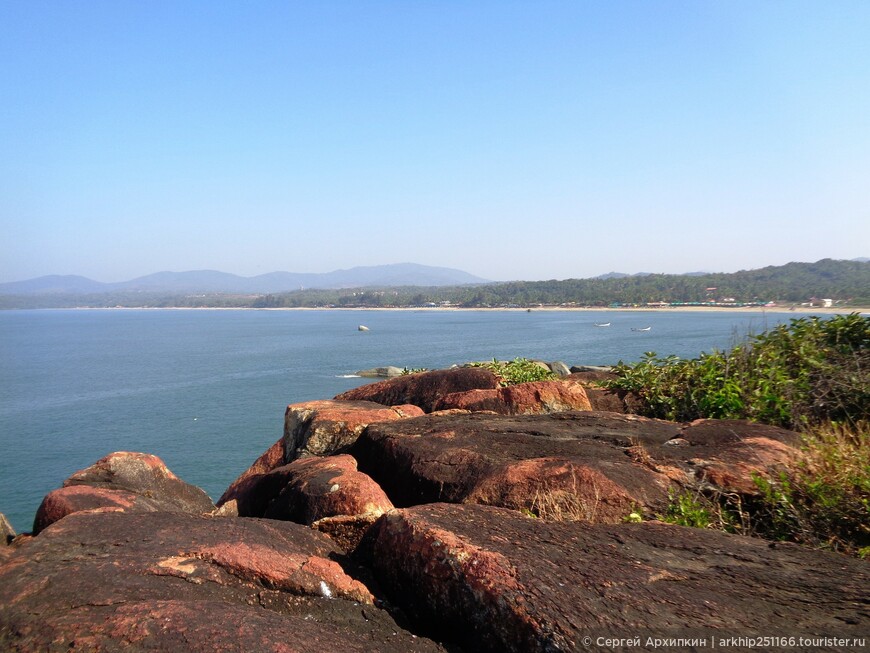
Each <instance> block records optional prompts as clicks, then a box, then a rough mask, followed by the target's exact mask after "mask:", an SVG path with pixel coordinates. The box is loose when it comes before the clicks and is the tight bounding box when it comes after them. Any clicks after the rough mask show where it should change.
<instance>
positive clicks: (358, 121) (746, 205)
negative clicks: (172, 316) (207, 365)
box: [0, 0, 870, 281]
mask: <svg viewBox="0 0 870 653" xmlns="http://www.w3.org/2000/svg"><path fill="white" fill-rule="evenodd" d="M0 234H2V235H0V281H15V280H21V279H27V278H31V277H36V276H41V275H45V274H81V275H84V276H88V277H91V278H93V279H97V280H99V281H120V280H125V279H130V278H133V277H136V276H140V275H144V274H148V273H151V272H156V271H160V270H176V271H182V270H192V269H205V268H209V269H218V270H222V271H225V272H232V273H236V274H241V275H245V276H251V275H255V274H260V273H264V272H271V271H276V270H286V271H291V272H326V271H330V270H334V269H339V268H348V267H353V266H357V265H377V264H382V263H398V262H405V261H410V262H416V263H423V264H428V265H438V266H447V267H456V268H460V269H463V270H466V271H468V272H471V273H473V274H476V275H479V276H482V277H485V278H488V279H494V280H507V279H529V280H531V279H551V278H557V279H563V278H569V277H589V276H594V275H598V274H602V273H605V272H608V271H611V270H618V271H623V272H640V271H645V272H690V271H697V270H708V271H726V272H730V271H736V270H739V269H747V268H757V267H763V266H765V265H779V264H783V263H786V262H788V261H815V260H818V259H820V258H827V257H830V258H855V257H859V256H870V2H867V1H866V0H858V1H854V2H849V1H841V0H834V1H833V2H827V1H824V0H816V1H814V2H798V1H789V2H779V1H776V2H765V1H759V0H751V1H739V0H728V1H724V0H718V1H713V0H707V1H705V0H694V1H692V2H677V1H673V0H667V1H664V0H663V1H660V2H658V1H655V0H637V1H632V2H628V1H618V0H617V1H612V2H611V1H607V2H599V1H597V0H596V1H593V0H588V1H583V0H571V1H564V2H550V1H547V0H543V1H531V0H530V1H528V2H505V1H493V2H489V1H474V0H472V1H470V2H456V1H452V0H442V1H440V2H434V1H430V2H423V1H420V2H417V1H414V0H410V1H396V2H377V1H366V0H348V1H346V2H330V1H328V0H324V1H318V2H290V1H280V2H279V1H274V2H270V1H254V2H218V1H213V2H211V1H210V2H198V1H197V2H194V1H184V0H173V1H163V0H153V1H149V2H132V1H123V0H109V1H106V2H101V1H97V0H88V1H86V2H61V1H55V2H42V1H39V0H26V1H18V0H0Z"/></svg>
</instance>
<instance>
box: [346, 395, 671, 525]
mask: <svg viewBox="0 0 870 653" xmlns="http://www.w3.org/2000/svg"><path fill="white" fill-rule="evenodd" d="M678 433H679V425H675V424H670V423H667V422H660V421H658V420H649V419H643V418H637V417H634V418H629V417H626V416H620V415H609V414H606V413H582V412H578V413H562V414H558V415H539V416H513V417H511V416H501V415H480V414H468V415H445V416H441V415H437V416H433V415H430V416H426V417H420V418H416V419H412V420H405V421H403V422H396V423H392V424H377V425H372V426H371V427H369V428H368V429H367V430H366V432H365V433H364V435H363V436H362V437H361V438H360V439H359V441H358V442H357V446H356V447H354V449H353V455H354V456H355V457H356V458H357V459H358V460H359V463H360V469H361V470H362V471H364V472H366V473H368V474H370V475H371V476H372V477H373V478H374V479H375V481H377V482H378V483H379V484H380V485H381V487H383V488H384V490H385V491H386V492H387V494H388V496H389V497H390V498H391V500H392V501H393V503H394V504H396V505H398V506H411V505H417V504H421V503H431V502H436V501H448V502H456V503H463V502H475V503H484V504H490V505H498V506H505V507H509V508H513V509H517V510H525V511H530V512H532V513H534V514H538V515H542V516H545V517H550V518H555V519H582V520H587V521H593V522H609V523H615V522H618V521H620V520H621V519H622V518H624V517H625V516H626V515H628V514H629V513H630V512H631V511H632V510H633V509H634V508H635V507H641V508H646V510H647V511H650V512H651V511H654V510H656V509H660V508H663V507H664V506H665V504H666V502H667V498H668V489H669V487H670V485H671V479H670V478H669V477H668V476H667V475H666V474H664V473H661V472H658V471H656V470H654V469H652V468H651V467H648V466H644V465H641V464H637V463H636V462H635V461H633V460H632V458H631V457H630V456H629V455H628V454H627V449H628V447H630V446H631V445H633V444H636V443H639V442H645V443H649V444H650V445H654V444H657V443H662V442H665V441H667V440H669V439H671V438H672V437H674V436H675V435H677V434H678Z"/></svg>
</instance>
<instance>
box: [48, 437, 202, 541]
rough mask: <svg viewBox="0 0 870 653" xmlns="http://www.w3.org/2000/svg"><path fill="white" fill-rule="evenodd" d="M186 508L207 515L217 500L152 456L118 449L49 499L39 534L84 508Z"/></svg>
mask: <svg viewBox="0 0 870 653" xmlns="http://www.w3.org/2000/svg"><path fill="white" fill-rule="evenodd" d="M96 509H100V510H104V511H122V512H155V511H169V512H186V513H191V514H202V513H207V512H211V511H212V510H214V504H213V503H212V502H211V499H209V497H208V495H207V494H206V493H205V492H203V491H202V490H201V489H200V488H198V487H196V486H195V485H191V484H189V483H185V482H184V481H182V480H181V479H180V478H178V477H177V476H176V475H175V474H173V473H172V472H171V471H170V470H169V469H168V468H167V467H166V465H165V464H164V463H163V461H162V460H160V458H158V457H157V456H154V455H151V454H144V453H137V452H131V451H117V452H115V453H111V454H109V455H108V456H106V457H104V458H101V459H100V460H98V461H97V462H95V463H94V464H93V465H91V466H90V467H87V468H86V469H83V470H80V471H78V472H76V473H75V474H73V475H72V476H70V477H69V478H68V479H66V480H65V481H64V482H63V487H62V488H60V489H58V490H54V491H53V492H50V493H49V494H48V495H46V497H45V498H44V499H43V501H42V503H41V504H40V506H39V509H38V510H37V512H36V517H35V519H34V522H33V532H34V534H37V533H39V532H40V531H41V530H43V529H44V528H46V527H47V526H49V525H50V524H53V523H54V522H56V521H57V520H59V519H61V518H63V517H65V516H67V515H69V514H71V513H74V512H79V511H82V510H96Z"/></svg>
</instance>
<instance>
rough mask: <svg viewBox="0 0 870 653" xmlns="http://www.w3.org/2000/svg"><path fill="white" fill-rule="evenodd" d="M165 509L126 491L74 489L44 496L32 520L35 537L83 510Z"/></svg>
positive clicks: (70, 488)
mask: <svg viewBox="0 0 870 653" xmlns="http://www.w3.org/2000/svg"><path fill="white" fill-rule="evenodd" d="M162 507H163V506H161V504H160V503H159V502H158V501H155V500H153V499H150V498H148V497H145V496H142V495H141V494H136V493H135V492H129V491H127V490H114V489H111V488H105V487H90V486H88V485H71V486H69V487H62V488H58V489H57V490H52V491H51V492H49V493H48V494H46V495H45V497H44V498H43V499H42V503H40V504H39V508H38V509H37V510H36V516H35V517H34V519H33V534H34V535H38V534H39V533H40V532H41V531H42V530H44V529H46V528H48V527H49V526H51V525H52V524H53V523H54V522H56V521H58V520H59V519H63V518H64V517H66V516H67V515H71V514H72V513H74V512H81V511H83V510H101V511H104V512H157V511H159V510H161V508H162Z"/></svg>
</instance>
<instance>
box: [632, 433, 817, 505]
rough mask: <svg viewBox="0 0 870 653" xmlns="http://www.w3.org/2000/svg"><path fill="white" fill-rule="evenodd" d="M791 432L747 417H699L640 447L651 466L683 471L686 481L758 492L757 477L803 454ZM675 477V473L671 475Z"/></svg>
mask: <svg viewBox="0 0 870 653" xmlns="http://www.w3.org/2000/svg"><path fill="white" fill-rule="evenodd" d="M799 444H800V436H799V435H798V434H797V433H794V432H793V431H788V430H786V429H782V428H779V427H777V426H768V425H765V424H757V423H755V422H747V421H745V420H716V419H701V420H696V421H694V422H691V423H690V424H687V425H686V426H685V427H684V428H683V429H682V430H681V432H680V434H679V436H678V437H676V438H673V439H671V440H669V441H668V442H665V443H663V444H661V445H655V444H653V445H650V446H644V447H638V450H637V451H639V452H640V454H641V457H645V458H647V459H648V461H649V462H651V463H652V465H653V467H656V468H659V469H661V470H664V469H665V468H672V469H676V470H679V472H681V473H682V474H683V476H684V479H685V480H684V481H683V484H686V485H693V486H694V487H697V488H698V489H701V490H709V491H713V492H725V493H733V492H736V493H738V494H741V495H757V494H759V493H760V490H759V487H758V483H757V481H756V477H758V476H761V477H765V478H771V477H775V476H776V475H777V474H778V472H780V471H782V470H785V469H786V468H788V467H789V466H790V465H792V464H793V463H794V462H795V460H796V459H797V458H798V457H799V456H800V455H801V453H800V450H799V448H798V445H799ZM670 475H671V476H672V477H674V474H673V473H671V474H670Z"/></svg>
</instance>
